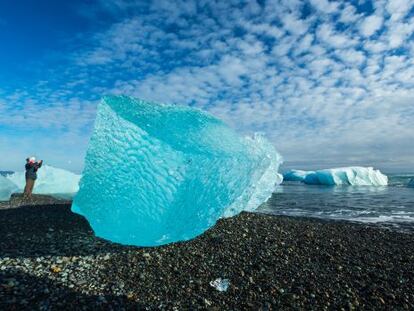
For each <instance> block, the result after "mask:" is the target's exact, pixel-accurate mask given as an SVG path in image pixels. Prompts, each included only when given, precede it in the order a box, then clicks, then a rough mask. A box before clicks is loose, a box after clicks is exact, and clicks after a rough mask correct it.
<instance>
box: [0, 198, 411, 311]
mask: <svg viewBox="0 0 414 311" xmlns="http://www.w3.org/2000/svg"><path fill="white" fill-rule="evenodd" d="M0 234H1V237H2V238H1V240H0V309H1V310H22V309H27V310H33V309H43V310H73V309H74V308H75V309H80V310H81V309H85V310H91V309H98V308H99V309H104V310H105V309H114V310H122V309H131V310H137V309H139V310H141V309H148V310H157V309H166V310H188V309H191V310H194V309H209V310H280V309H298V310H312V309H313V310H321V309H326V310H341V309H343V310H353V309H357V310H364V309H365V310H381V309H384V310H395V309H399V310H400V309H402V310H404V309H405V310H410V309H411V310H412V309H413V308H414V235H413V233H404V232H396V231H392V230H387V229H384V228H379V227H372V226H370V227H368V226H365V225H363V224H352V223H347V222H329V221H322V220H317V219H305V218H292V217H276V216H270V215H263V214H256V213H242V214H240V215H238V216H236V217H234V218H230V219H223V220H220V221H219V222H218V223H217V225H216V226H214V227H213V228H211V229H210V230H208V231H207V232H206V233H205V234H203V235H201V236H199V237H197V238H196V239H194V240H191V241H188V242H182V243H175V244H170V245H167V246H162V247H157V248H139V247H131V246H129V247H126V246H122V245H118V244H114V243H110V242H107V241H105V240H102V239H99V238H96V237H95V236H94V235H93V232H92V230H91V228H90V226H89V224H88V222H87V221H86V220H85V219H84V218H83V217H81V216H79V215H76V214H73V213H71V212H70V205H69V204H51V205H36V204H34V205H32V206H23V207H16V208H5V207H3V208H0ZM217 278H226V279H228V280H229V281H230V286H229V288H228V290H227V291H225V292H219V291H217V290H216V289H215V288H213V287H212V286H210V284H209V283H210V281H213V280H215V279H217Z"/></svg>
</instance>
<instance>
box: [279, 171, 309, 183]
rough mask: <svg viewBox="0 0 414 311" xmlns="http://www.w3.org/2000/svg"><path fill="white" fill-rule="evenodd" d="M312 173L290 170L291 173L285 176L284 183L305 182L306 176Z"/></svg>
mask: <svg viewBox="0 0 414 311" xmlns="http://www.w3.org/2000/svg"><path fill="white" fill-rule="evenodd" d="M309 173H310V172H307V171H302V170H290V171H289V172H287V173H285V174H283V181H304V180H305V177H306V175H308V174H309Z"/></svg>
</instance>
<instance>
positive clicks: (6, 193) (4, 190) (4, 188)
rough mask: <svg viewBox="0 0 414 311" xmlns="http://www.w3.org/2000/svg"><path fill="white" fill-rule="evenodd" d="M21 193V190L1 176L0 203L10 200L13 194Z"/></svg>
mask: <svg viewBox="0 0 414 311" xmlns="http://www.w3.org/2000/svg"><path fill="white" fill-rule="evenodd" d="M17 191H19V188H18V187H17V186H16V185H15V184H14V183H13V182H11V181H10V180H8V179H7V178H6V177H4V176H2V175H0V201H7V200H9V199H10V196H11V194H12V193H14V192H17Z"/></svg>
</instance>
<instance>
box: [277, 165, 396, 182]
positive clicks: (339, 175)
mask: <svg viewBox="0 0 414 311" xmlns="http://www.w3.org/2000/svg"><path fill="white" fill-rule="evenodd" d="M283 180H285V181H302V182H304V183H305V184H308V185H330V186H334V185H351V186H386V185H387V184H388V177H387V176H386V175H384V174H382V173H381V172H380V171H379V170H374V168H372V167H360V166H351V167H340V168H332V169H324V170H317V171H301V170H291V171H289V172H287V173H285V174H284V175H283Z"/></svg>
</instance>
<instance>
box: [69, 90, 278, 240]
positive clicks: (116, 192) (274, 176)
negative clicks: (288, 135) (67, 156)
mask: <svg viewBox="0 0 414 311" xmlns="http://www.w3.org/2000/svg"><path fill="white" fill-rule="evenodd" d="M280 163H281V157H280V156H279V154H278V153H277V152H276V151H275V149H274V147H273V146H272V145H271V144H270V143H269V142H268V141H267V140H265V139H264V138H263V137H262V136H260V135H255V136H254V137H252V138H243V137H240V136H239V135H237V134H236V133H235V132H234V131H233V130H231V129H230V128H229V127H227V126H226V125H225V124H224V123H223V122H222V121H220V120H218V119H216V118H214V117H213V116H211V115H209V114H207V113H205V112H202V111H200V110H197V109H193V108H190V107H184V106H177V105H164V104H157V103H150V102H146V101H142V100H138V99H133V98H129V97H124V96H119V97H106V98H104V99H103V100H102V102H101V103H100V104H99V105H98V111H97V117H96V121H95V128H94V132H93V134H92V137H91V139H90V143H89V147H88V150H87V154H86V158H85V168H84V171H83V173H82V178H81V181H80V188H79V192H78V193H77V195H76V196H75V198H74V202H73V204H72V211H73V212H75V213H79V214H81V215H83V216H85V217H86V218H87V219H88V221H89V223H90V224H91V226H92V228H93V230H94V231H95V234H96V235H97V236H99V237H102V238H105V239H108V240H111V241H114V242H118V243H122V244H127V245H138V246H155V245H162V244H167V243H171V242H176V241H181V240H188V239H191V238H193V237H195V236H197V235H199V234H201V233H202V232H204V231H205V230H207V229H208V228H209V227H211V226H213V225H214V224H215V222H216V221H217V220H218V219H219V218H221V217H227V216H232V215H235V214H237V213H239V212H240V211H242V210H254V209H255V208H256V207H257V206H258V205H259V204H261V203H262V202H264V201H265V200H267V199H268V198H269V197H270V195H271V193H272V192H273V190H274V187H275V184H276V182H275V181H277V180H279V181H280V178H281V176H279V175H278V173H277V171H278V168H279V164H280Z"/></svg>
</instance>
